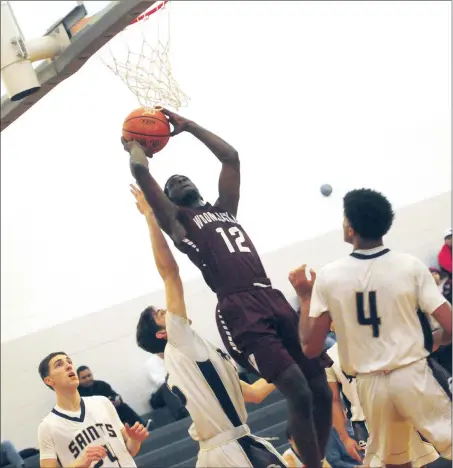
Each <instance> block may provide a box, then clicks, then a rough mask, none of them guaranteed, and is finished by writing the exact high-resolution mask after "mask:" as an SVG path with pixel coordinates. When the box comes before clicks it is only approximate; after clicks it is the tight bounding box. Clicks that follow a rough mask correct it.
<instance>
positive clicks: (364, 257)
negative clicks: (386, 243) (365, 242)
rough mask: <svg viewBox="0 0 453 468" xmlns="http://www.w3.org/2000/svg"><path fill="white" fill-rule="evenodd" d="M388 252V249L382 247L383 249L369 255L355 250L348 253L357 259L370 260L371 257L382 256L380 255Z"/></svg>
mask: <svg viewBox="0 0 453 468" xmlns="http://www.w3.org/2000/svg"><path fill="white" fill-rule="evenodd" d="M389 252H390V249H384V250H381V251H380V252H376V253H374V254H370V255H366V254H361V253H357V252H352V253H351V254H350V255H351V257H354V258H357V259H359V260H372V259H373V258H378V257H382V255H385V254H386V253H389Z"/></svg>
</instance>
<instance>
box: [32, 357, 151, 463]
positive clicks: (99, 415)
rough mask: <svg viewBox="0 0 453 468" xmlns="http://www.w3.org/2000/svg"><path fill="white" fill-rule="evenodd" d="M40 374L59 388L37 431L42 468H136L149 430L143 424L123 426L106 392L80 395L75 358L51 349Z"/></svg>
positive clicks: (53, 387)
mask: <svg viewBox="0 0 453 468" xmlns="http://www.w3.org/2000/svg"><path fill="white" fill-rule="evenodd" d="M39 375H40V376H41V378H42V380H43V381H44V383H45V384H46V385H47V386H48V387H49V388H51V389H52V390H54V391H55V394H56V397H57V404H56V405H55V407H54V408H53V410H52V411H51V412H50V413H49V414H48V415H47V416H46V417H45V418H44V419H43V420H42V421H41V424H40V425H39V429H38V440H39V454H40V458H41V462H40V466H41V468H56V467H57V466H64V467H66V468H91V467H93V468H100V467H101V466H102V467H127V468H130V467H135V466H136V464H135V462H134V459H133V458H132V457H134V456H135V455H136V454H137V453H138V451H139V450H140V446H141V443H142V441H144V440H145V439H146V438H147V437H148V436H149V432H148V431H147V430H146V428H145V427H143V424H139V423H136V424H134V425H133V426H132V427H129V426H128V425H127V424H126V425H123V423H122V422H121V421H120V418H119V417H118V413H117V412H116V409H115V407H114V406H113V405H112V403H111V402H110V400H108V399H107V398H105V397H103V396H92V397H87V398H82V397H81V396H80V395H79V392H78V391H77V387H78V386H79V378H78V377H77V372H76V371H75V368H74V366H73V364H72V360H71V358H70V357H69V356H68V355H67V354H66V353H63V352H56V353H51V354H49V355H48V356H47V357H45V358H44V359H43V360H42V361H41V363H40V365H39Z"/></svg>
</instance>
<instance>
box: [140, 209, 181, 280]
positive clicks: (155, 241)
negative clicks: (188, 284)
mask: <svg viewBox="0 0 453 468" xmlns="http://www.w3.org/2000/svg"><path fill="white" fill-rule="evenodd" d="M146 222H147V224H148V229H149V235H150V237H151V245H152V249H153V255H154V261H155V262H156V266H157V270H158V271H159V274H160V276H161V278H162V279H164V280H165V278H166V277H168V276H169V275H175V274H178V273H179V267H178V264H177V263H176V260H175V257H174V256H173V254H172V252H171V250H170V247H169V246H168V242H167V241H166V239H165V237H164V235H163V233H162V231H161V229H160V226H159V225H158V224H157V220H156V218H155V216H154V214H153V213H149V214H147V215H146Z"/></svg>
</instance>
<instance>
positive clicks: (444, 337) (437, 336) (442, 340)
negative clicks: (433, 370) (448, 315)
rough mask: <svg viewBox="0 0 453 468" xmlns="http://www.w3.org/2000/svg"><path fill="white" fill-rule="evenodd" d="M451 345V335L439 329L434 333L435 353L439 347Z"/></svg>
mask: <svg viewBox="0 0 453 468" xmlns="http://www.w3.org/2000/svg"><path fill="white" fill-rule="evenodd" d="M450 343H451V335H449V334H448V333H447V332H446V331H445V330H443V329H442V328H439V329H438V330H435V331H433V351H436V350H437V349H439V346H445V345H448V344H450Z"/></svg>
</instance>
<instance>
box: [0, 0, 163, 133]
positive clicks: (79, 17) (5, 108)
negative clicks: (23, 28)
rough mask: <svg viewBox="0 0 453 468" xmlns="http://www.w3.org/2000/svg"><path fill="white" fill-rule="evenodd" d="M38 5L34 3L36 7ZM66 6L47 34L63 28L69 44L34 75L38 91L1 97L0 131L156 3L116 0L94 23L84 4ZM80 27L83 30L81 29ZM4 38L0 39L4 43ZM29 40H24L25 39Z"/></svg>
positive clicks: (43, 64)
mask: <svg viewBox="0 0 453 468" xmlns="http://www.w3.org/2000/svg"><path fill="white" fill-rule="evenodd" d="M39 3H40V2H34V8H36V7H37V8H39ZM60 3H62V4H67V5H68V13H67V14H66V16H65V17H64V18H62V19H61V20H59V21H57V22H55V23H54V24H52V25H49V28H48V30H47V32H45V33H44V35H43V36H46V35H47V34H49V32H50V31H52V30H55V28H58V27H59V25H63V24H64V25H65V28H66V26H69V27H68V28H66V30H67V32H68V37H69V41H70V43H69V45H68V46H67V47H66V48H65V49H64V50H63V51H62V52H61V53H60V54H59V55H58V56H56V57H55V58H54V59H48V60H44V61H43V62H42V63H40V64H39V65H38V66H37V67H36V68H35V72H36V75H37V78H38V81H39V84H40V85H41V87H40V89H39V90H38V91H36V92H34V93H33V94H30V95H28V96H26V97H25V98H23V99H21V100H16V101H11V100H10V99H9V97H8V96H7V95H4V96H2V98H1V128H0V130H1V131H3V130H4V129H5V128H7V127H8V126H9V125H10V124H11V123H13V122H14V121H15V120H16V119H18V118H19V117H20V116H21V115H22V114H23V113H25V112H26V111H27V110H28V109H29V108H30V107H32V106H33V105H34V104H35V103H36V102H38V101H39V100H40V99H41V98H43V97H44V96H45V95H46V94H47V93H48V92H49V91H51V90H52V89H53V88H54V87H55V86H57V85H58V84H59V83H61V82H62V81H63V80H65V79H66V78H68V77H70V76H71V75H73V74H74V73H75V72H77V71H78V70H79V69H80V68H81V67H82V66H83V65H84V64H85V63H86V61H87V60H88V59H89V58H90V57H91V56H92V55H93V54H95V53H96V52H97V51H98V50H99V49H101V48H102V47H103V46H104V45H105V44H106V43H107V42H109V41H110V39H112V38H113V37H114V36H115V35H116V34H118V33H119V32H120V31H122V30H123V29H124V28H126V26H128V25H129V24H130V23H131V22H132V21H133V20H134V19H135V18H136V17H137V16H139V15H140V14H141V13H143V12H144V11H145V10H147V9H148V8H150V7H151V6H152V5H153V4H154V3H155V0H119V1H112V2H109V4H108V5H107V6H106V7H105V8H104V9H103V10H101V11H100V12H99V13H97V14H96V15H95V18H94V19H95V21H90V20H88V21H86V20H84V18H86V15H87V12H86V9H85V7H84V5H83V2H81V1H78V2H74V3H73V4H72V5H71V3H70V2H60ZM81 26H83V27H81ZM4 39H5V38H2V40H4ZM28 39H29V38H27V40H28Z"/></svg>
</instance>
